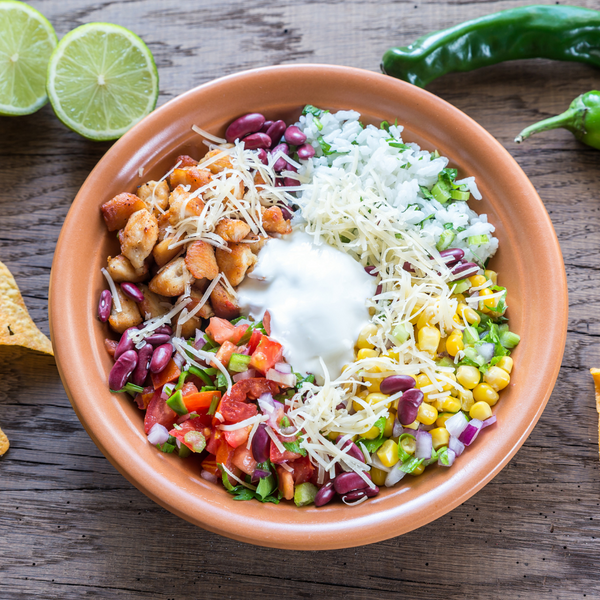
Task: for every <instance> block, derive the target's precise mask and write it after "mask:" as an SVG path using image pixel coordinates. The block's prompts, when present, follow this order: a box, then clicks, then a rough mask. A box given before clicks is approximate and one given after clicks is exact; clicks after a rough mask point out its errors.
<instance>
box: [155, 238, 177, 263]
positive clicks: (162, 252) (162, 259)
mask: <svg viewBox="0 0 600 600" xmlns="http://www.w3.org/2000/svg"><path fill="white" fill-rule="evenodd" d="M172 242H173V238H165V239H164V240H162V242H158V243H157V244H156V246H154V249H153V250H152V256H154V260H155V261H156V264H157V265H158V266H159V267H162V266H163V265H166V264H167V263H168V262H169V261H170V260H173V259H174V258H175V257H176V256H177V255H178V254H179V253H180V252H182V250H183V248H182V246H177V247H176V248H169V246H170V245H171V243H172Z"/></svg>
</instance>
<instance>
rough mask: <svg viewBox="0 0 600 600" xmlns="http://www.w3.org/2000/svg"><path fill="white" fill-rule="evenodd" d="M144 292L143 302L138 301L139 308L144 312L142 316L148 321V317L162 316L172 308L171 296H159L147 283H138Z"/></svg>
mask: <svg viewBox="0 0 600 600" xmlns="http://www.w3.org/2000/svg"><path fill="white" fill-rule="evenodd" d="M138 287H139V288H140V290H141V292H142V294H144V300H143V302H138V308H139V309H140V312H141V313H142V317H144V320H145V321H147V320H148V319H154V318H155V317H162V316H163V315H166V314H167V313H168V312H169V311H170V310H171V302H170V300H169V298H165V297H164V296H159V295H158V294H155V293H154V292H151V291H150V289H149V288H148V286H147V285H145V284H140V285H138Z"/></svg>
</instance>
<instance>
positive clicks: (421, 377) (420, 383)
mask: <svg viewBox="0 0 600 600" xmlns="http://www.w3.org/2000/svg"><path fill="white" fill-rule="evenodd" d="M415 381H416V385H415V387H417V388H419V389H420V388H424V387H427V386H428V385H431V379H429V377H428V376H427V375H425V373H419V374H418V375H417V376H416V378H415Z"/></svg>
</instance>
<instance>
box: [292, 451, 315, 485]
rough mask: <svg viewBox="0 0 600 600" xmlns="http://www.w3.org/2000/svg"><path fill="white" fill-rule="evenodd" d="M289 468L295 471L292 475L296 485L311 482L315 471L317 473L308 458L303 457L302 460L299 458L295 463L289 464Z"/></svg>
mask: <svg viewBox="0 0 600 600" xmlns="http://www.w3.org/2000/svg"><path fill="white" fill-rule="evenodd" d="M289 466H290V467H292V469H294V472H293V473H292V475H293V477H294V483H295V484H296V485H300V484H301V483H306V482H307V481H310V478H311V477H312V474H313V471H315V468H314V467H313V466H312V463H311V462H310V459H309V458H308V456H301V457H300V458H297V459H296V460H295V461H294V462H291V463H289Z"/></svg>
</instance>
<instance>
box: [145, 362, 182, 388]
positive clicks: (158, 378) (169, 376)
mask: <svg viewBox="0 0 600 600" xmlns="http://www.w3.org/2000/svg"><path fill="white" fill-rule="evenodd" d="M179 375H181V371H180V370H179V367H178V366H177V365H176V364H175V361H174V360H173V359H171V360H170V361H169V364H168V365H167V366H166V367H165V368H164V369H163V370H162V371H161V372H160V373H151V374H150V376H151V377H152V385H153V386H154V389H155V390H157V389H158V388H160V387H162V386H163V385H165V383H170V382H171V381H175V380H176V379H178V378H179Z"/></svg>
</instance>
